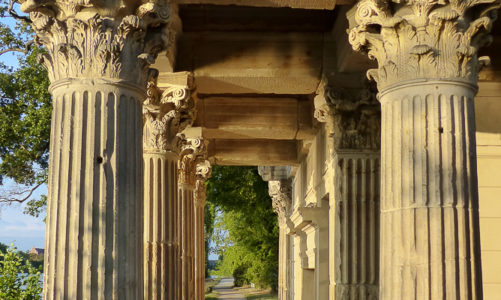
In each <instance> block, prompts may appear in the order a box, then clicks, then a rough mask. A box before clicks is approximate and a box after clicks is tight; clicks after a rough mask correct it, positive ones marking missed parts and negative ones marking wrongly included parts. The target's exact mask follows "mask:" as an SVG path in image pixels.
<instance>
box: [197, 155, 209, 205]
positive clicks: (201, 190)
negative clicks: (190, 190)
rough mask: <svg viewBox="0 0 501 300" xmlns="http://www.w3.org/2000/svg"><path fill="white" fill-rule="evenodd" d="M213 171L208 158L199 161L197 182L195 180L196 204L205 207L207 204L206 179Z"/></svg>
mask: <svg viewBox="0 0 501 300" xmlns="http://www.w3.org/2000/svg"><path fill="white" fill-rule="evenodd" d="M211 172H212V165H211V162H210V161H209V160H208V159H203V160H201V161H199V162H198V163H197V165H196V168H195V174H196V178H197V179H196V182H195V204H196V205H199V206H200V207H203V206H204V205H205V198H206V196H207V186H206V184H205V183H206V181H207V179H208V178H209V177H210V175H211Z"/></svg>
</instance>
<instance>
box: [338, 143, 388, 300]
mask: <svg viewBox="0 0 501 300" xmlns="http://www.w3.org/2000/svg"><path fill="white" fill-rule="evenodd" d="M335 160H336V162H337V163H336V166H337V169H336V172H335V183H334V186H335V198H336V205H335V211H336V218H335V226H334V227H335V228H337V232H338V234H336V236H335V249H334V257H335V259H334V265H335V272H334V276H335V286H334V291H333V293H334V294H335V295H336V299H343V300H348V299H354V300H357V299H370V300H376V299H378V290H379V288H378V284H379V282H378V279H379V276H378V275H379V185H380V179H379V174H380V173H379V164H380V160H379V151H377V150H375V151H367V150H366V151H365V152H363V151H362V152H357V151H355V150H342V151H340V152H338V153H337V154H336V156H335ZM331 290H332V289H331Z"/></svg>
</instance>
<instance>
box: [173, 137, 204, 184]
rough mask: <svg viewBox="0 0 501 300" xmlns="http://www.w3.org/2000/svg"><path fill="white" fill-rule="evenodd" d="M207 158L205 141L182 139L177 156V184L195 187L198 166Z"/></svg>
mask: <svg viewBox="0 0 501 300" xmlns="http://www.w3.org/2000/svg"><path fill="white" fill-rule="evenodd" d="M206 157H207V141H206V140H204V139H201V138H194V139H183V140H182V146H181V152H180V154H179V165H178V170H179V174H178V178H179V184H182V185H189V186H192V187H195V183H196V180H197V171H198V164H199V163H202V162H204V161H205V159H206Z"/></svg>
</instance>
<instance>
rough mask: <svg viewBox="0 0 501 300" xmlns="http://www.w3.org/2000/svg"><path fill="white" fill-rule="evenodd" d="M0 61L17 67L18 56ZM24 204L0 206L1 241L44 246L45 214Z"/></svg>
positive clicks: (19, 245) (20, 246) (23, 246)
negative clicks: (28, 210)
mask: <svg viewBox="0 0 501 300" xmlns="http://www.w3.org/2000/svg"><path fill="white" fill-rule="evenodd" d="M0 22H1V23H4V24H9V25H11V24H12V23H13V20H12V18H1V19H0ZM0 62H2V63H4V64H5V65H7V66H12V67H16V66H17V65H18V64H17V58H16V55H15V54H12V53H6V54H4V55H1V56H0ZM4 183H5V184H4V186H3V187H2V188H0V193H2V192H4V189H5V188H6V189H9V188H12V187H13V183H12V181H9V180H5V182H4ZM40 194H47V187H46V186H43V187H41V188H39V189H38V190H37V192H36V194H35V195H34V196H39V195H40ZM23 211H24V205H20V204H12V205H10V206H5V205H2V206H0V242H1V243H4V244H7V245H10V244H11V243H12V244H14V246H16V247H17V248H18V249H19V250H23V251H25V250H29V249H31V248H32V247H36V248H44V238H45V223H44V222H43V219H44V218H45V215H44V216H40V217H39V218H35V217H32V216H30V215H26V214H23Z"/></svg>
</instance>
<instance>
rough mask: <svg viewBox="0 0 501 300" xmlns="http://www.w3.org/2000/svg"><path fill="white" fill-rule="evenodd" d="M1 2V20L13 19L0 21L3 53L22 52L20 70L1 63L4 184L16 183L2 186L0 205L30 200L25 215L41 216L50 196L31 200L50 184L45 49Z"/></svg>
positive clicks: (0, 145)
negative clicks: (41, 56) (42, 60)
mask: <svg viewBox="0 0 501 300" xmlns="http://www.w3.org/2000/svg"><path fill="white" fill-rule="evenodd" d="M0 3H1V4H0V16H1V17H2V18H7V17H9V16H10V17H12V16H15V21H14V22H10V25H7V24H5V23H0V55H3V54H5V53H9V52H18V53H21V55H19V56H18V65H19V66H18V67H17V68H12V67H8V66H6V65H5V64H3V63H0V185H3V184H4V183H5V179H7V178H8V179H11V180H13V181H14V182H15V183H16V184H17V186H16V187H14V188H10V189H7V190H6V188H5V187H3V189H4V190H3V191H2V193H1V196H0V203H7V204H9V203H13V202H20V203H22V202H27V204H28V206H27V209H26V212H27V213H29V214H32V215H34V216H38V214H39V213H40V212H41V211H42V210H43V209H44V208H45V204H46V197H45V196H42V197H40V198H39V199H32V196H33V192H34V191H35V190H36V189H38V188H39V187H40V186H42V185H43V184H44V183H46V182H47V168H48V158H49V137H50V116H51V97H50V94H49V92H48V87H49V80H48V76H47V72H46V71H45V69H44V68H43V67H42V66H41V64H39V63H38V61H37V57H38V56H39V54H40V53H41V52H42V51H43V50H42V49H41V48H39V47H37V46H36V45H34V44H33V42H32V39H33V36H34V34H33V32H32V30H31V28H30V26H29V24H28V21H27V19H26V17H22V16H19V15H18V14H16V13H15V10H14V6H13V2H10V3H7V2H6V1H5V0H2V1H1V2H0ZM9 10H10V12H11V14H10V15H8V12H9ZM12 13H13V14H12Z"/></svg>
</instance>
